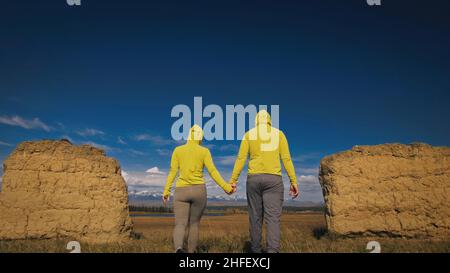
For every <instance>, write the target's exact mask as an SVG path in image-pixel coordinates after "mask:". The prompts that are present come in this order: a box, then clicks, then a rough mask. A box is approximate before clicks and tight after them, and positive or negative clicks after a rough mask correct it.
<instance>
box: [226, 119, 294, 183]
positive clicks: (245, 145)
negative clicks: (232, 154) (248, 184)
mask: <svg viewBox="0 0 450 273" xmlns="http://www.w3.org/2000/svg"><path fill="white" fill-rule="evenodd" d="M255 124H256V126H255V128H253V129H251V130H249V131H248V132H247V133H245V135H244V138H243V139H242V141H241V146H240V148H239V153H238V156H237V159H236V163H235V165H234V168H233V173H232V175H231V182H232V183H237V181H238V178H239V175H240V173H241V171H242V168H243V167H244V165H245V162H246V161H247V157H248V155H249V154H250V161H249V163H248V174H250V175H252V174H275V175H280V176H281V164H280V159H281V161H283V165H284V168H285V169H286V172H287V174H288V176H289V179H290V182H291V184H292V185H297V177H296V174H295V169H294V165H293V164H292V160H291V155H290V153H289V146H288V142H287V139H286V136H285V135H284V134H283V132H282V131H281V130H278V129H277V128H274V127H272V125H271V120H270V115H269V113H268V112H267V111H265V110H261V111H260V112H259V113H258V114H257V115H256V120H255Z"/></svg>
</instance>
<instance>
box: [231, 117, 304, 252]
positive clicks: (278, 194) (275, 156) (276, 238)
mask: <svg viewBox="0 0 450 273" xmlns="http://www.w3.org/2000/svg"><path fill="white" fill-rule="evenodd" d="M255 125H256V126H255V127H254V128H253V129H251V130H249V131H248V132H247V133H246V134H245V135H244V137H243V139H242V141H241V145H240V148H239V153H238V156H237V159H236V163H235V165H234V169H233V173H232V175H231V183H232V185H233V187H236V184H237V182H238V178H239V175H240V173H241V171H242V168H243V167H244V165H245V162H246V161H247V157H248V156H249V155H250V161H249V163H248V177H247V202H248V213H249V220H250V239H251V250H252V252H255V253H260V252H261V250H262V249H261V237H262V224H263V221H265V223H266V228H267V230H266V231H267V232H266V233H267V234H266V237H267V252H269V253H276V252H279V250H280V218H281V212H282V208H283V200H284V186H283V181H282V177H281V164H280V159H281V161H282V162H283V165H284V168H285V169H286V172H287V174H288V176H289V179H290V184H291V186H290V192H289V194H290V195H291V196H292V198H296V197H297V196H298V195H299V190H298V184H297V177H296V174H295V169H294V165H293V164H292V160H291V155H290V152H289V146H288V142H287V139H286V136H285V135H284V134H283V132H282V131H280V130H278V129H277V128H274V127H272V124H271V119H270V115H269V113H268V112H267V111H265V110H262V111H260V112H259V113H258V114H257V115H256V120H255Z"/></svg>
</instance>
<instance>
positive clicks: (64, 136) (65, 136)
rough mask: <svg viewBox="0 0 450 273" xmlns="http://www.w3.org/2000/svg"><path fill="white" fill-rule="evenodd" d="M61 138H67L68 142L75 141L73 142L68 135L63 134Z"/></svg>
mask: <svg viewBox="0 0 450 273" xmlns="http://www.w3.org/2000/svg"><path fill="white" fill-rule="evenodd" d="M61 139H67V140H68V141H70V143H75V142H74V141H73V139H72V138H71V137H70V136H68V135H63V136H61Z"/></svg>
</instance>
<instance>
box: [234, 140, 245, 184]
mask: <svg viewBox="0 0 450 273" xmlns="http://www.w3.org/2000/svg"><path fill="white" fill-rule="evenodd" d="M248 151H249V143H248V139H247V135H245V136H244V138H243V139H242V141H241V146H240V147H239V153H238V156H237V159H236V162H235V163H234V168H233V173H232V174H231V183H237V182H238V179H239V175H240V174H241V171H242V169H243V168H244V165H245V162H246V161H247V157H248Z"/></svg>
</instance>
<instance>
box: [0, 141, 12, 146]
mask: <svg viewBox="0 0 450 273" xmlns="http://www.w3.org/2000/svg"><path fill="white" fill-rule="evenodd" d="M0 146H8V147H11V146H13V145H12V144H11V143H7V142H3V141H0Z"/></svg>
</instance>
